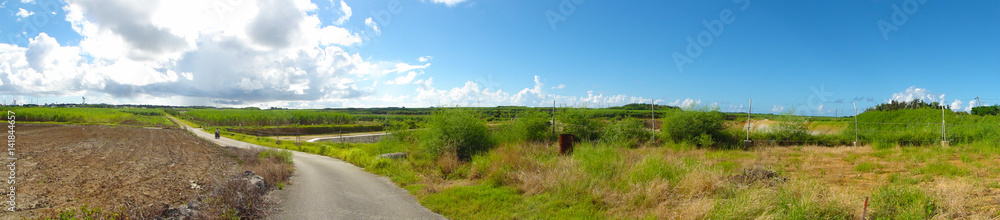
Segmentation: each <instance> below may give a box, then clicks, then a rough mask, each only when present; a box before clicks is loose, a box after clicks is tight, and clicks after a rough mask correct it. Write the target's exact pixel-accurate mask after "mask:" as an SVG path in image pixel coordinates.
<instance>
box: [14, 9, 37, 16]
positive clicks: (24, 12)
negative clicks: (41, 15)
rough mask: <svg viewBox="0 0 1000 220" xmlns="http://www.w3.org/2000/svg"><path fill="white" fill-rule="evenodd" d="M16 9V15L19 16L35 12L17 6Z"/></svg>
mask: <svg viewBox="0 0 1000 220" xmlns="http://www.w3.org/2000/svg"><path fill="white" fill-rule="evenodd" d="M17 10H18V11H17V14H16V15H17V16H19V17H21V18H27V17H28V16H31V15H33V14H35V12H31V11H28V10H24V9H23V8H18V9H17Z"/></svg>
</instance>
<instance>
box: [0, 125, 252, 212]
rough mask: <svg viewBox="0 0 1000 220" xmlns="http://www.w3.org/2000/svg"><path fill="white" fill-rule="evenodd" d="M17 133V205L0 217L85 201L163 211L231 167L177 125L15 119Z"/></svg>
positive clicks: (230, 162) (232, 165) (219, 152)
mask: <svg viewBox="0 0 1000 220" xmlns="http://www.w3.org/2000/svg"><path fill="white" fill-rule="evenodd" d="M16 134H17V139H16V141H17V142H16V143H17V151H16V153H17V154H18V155H20V159H19V160H18V161H17V167H16V168H17V171H18V172H17V175H18V176H17V178H18V179H17V183H16V186H17V190H18V191H17V210H18V211H16V212H14V214H13V215H10V214H9V213H4V214H5V216H0V219H15V218H33V217H45V216H53V215H55V214H57V213H58V212H59V211H60V210H64V209H68V208H78V207H80V206H83V205H85V204H86V205H87V206H88V207H101V208H102V209H103V210H108V211H119V210H122V209H133V210H134V209H136V208H140V209H147V210H162V208H165V207H167V206H176V205H180V204H184V203H186V202H189V201H191V200H193V199H196V198H197V197H198V195H200V194H204V193H206V192H207V191H208V190H211V189H210V187H206V185H212V184H214V183H216V182H217V181H218V180H217V179H220V178H222V177H223V176H228V174H230V173H232V172H236V171H237V170H236V169H237V168H236V163H235V161H234V160H233V159H231V157H229V156H227V155H228V154H227V153H226V151H225V150H223V149H222V148H220V147H217V146H215V145H212V144H210V143H208V142H205V141H202V140H200V139H196V138H193V137H191V136H190V135H188V134H186V133H184V132H183V131H182V130H175V129H151V128H136V127H113V126H78V125H26V124H19V125H18V126H17V127H16ZM192 183H194V184H197V185H198V186H200V187H196V186H194V185H193V184H192ZM0 186H2V187H3V188H4V189H6V188H7V187H9V186H8V185H6V182H4V183H0Z"/></svg>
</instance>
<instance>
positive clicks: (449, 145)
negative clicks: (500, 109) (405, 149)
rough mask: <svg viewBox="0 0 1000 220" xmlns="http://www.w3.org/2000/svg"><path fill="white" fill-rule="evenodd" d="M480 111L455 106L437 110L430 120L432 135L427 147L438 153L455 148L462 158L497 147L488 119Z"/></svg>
mask: <svg viewBox="0 0 1000 220" xmlns="http://www.w3.org/2000/svg"><path fill="white" fill-rule="evenodd" d="M479 116H480V115H479V114H478V113H477V112H474V111H472V110H468V109H461V108H453V109H442V110H436V111H434V113H433V114H432V115H431V117H430V119H429V120H430V121H428V122H427V127H428V129H429V131H428V132H429V134H428V135H427V136H428V137H427V139H426V141H425V142H424V143H423V148H424V150H425V151H426V152H427V153H429V154H431V155H433V156H438V155H441V154H442V153H444V152H445V151H446V150H454V151H455V153H456V154H457V155H458V158H459V159H461V160H464V161H468V160H469V159H471V158H472V156H473V155H475V154H477V153H480V152H485V151H487V150H489V149H490V148H492V147H493V145H494V143H493V140H491V139H490V135H489V128H488V127H487V126H486V121H484V120H482V119H480V117H479Z"/></svg>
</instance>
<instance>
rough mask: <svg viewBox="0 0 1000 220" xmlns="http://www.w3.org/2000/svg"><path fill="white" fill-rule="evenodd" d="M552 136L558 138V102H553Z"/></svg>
mask: <svg viewBox="0 0 1000 220" xmlns="http://www.w3.org/2000/svg"><path fill="white" fill-rule="evenodd" d="M552 136H553V137H555V136H556V100H552Z"/></svg>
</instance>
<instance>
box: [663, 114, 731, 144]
mask: <svg viewBox="0 0 1000 220" xmlns="http://www.w3.org/2000/svg"><path fill="white" fill-rule="evenodd" d="M724 121H725V117H724V116H723V114H722V113H721V112H718V111H684V112H680V113H677V114H672V115H670V116H667V118H665V119H663V127H662V130H663V133H664V136H666V137H667V138H668V139H669V140H671V141H674V142H676V143H681V142H693V143H695V144H697V145H698V146H699V147H713V146H716V145H718V144H720V143H725V142H730V141H731V140H730V139H732V138H731V137H728V135H726V134H725V132H723V130H724V129H725V125H724Z"/></svg>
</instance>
